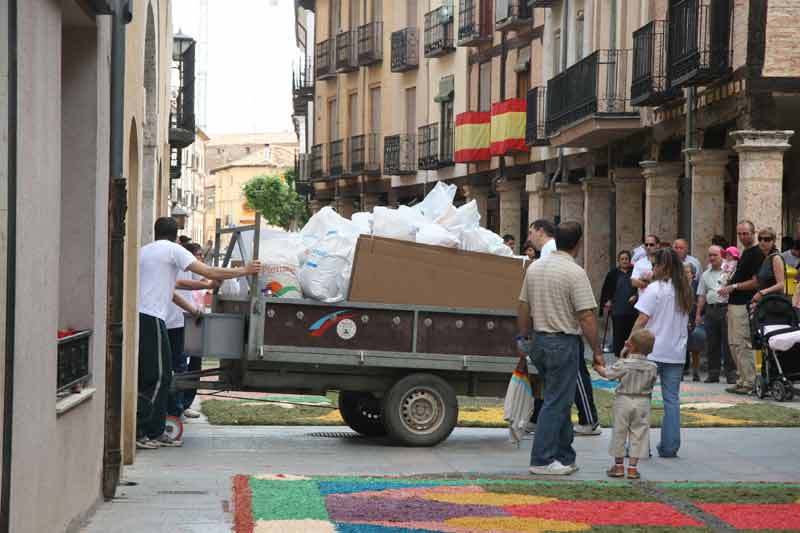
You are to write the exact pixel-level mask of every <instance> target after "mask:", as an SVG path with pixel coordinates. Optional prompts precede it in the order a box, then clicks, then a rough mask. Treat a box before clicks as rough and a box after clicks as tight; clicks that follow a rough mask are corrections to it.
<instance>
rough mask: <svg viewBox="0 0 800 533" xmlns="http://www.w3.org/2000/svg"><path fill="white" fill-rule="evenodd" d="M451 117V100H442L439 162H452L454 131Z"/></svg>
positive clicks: (452, 115)
mask: <svg viewBox="0 0 800 533" xmlns="http://www.w3.org/2000/svg"><path fill="white" fill-rule="evenodd" d="M453 119H454V113H453V100H448V101H446V102H442V122H441V124H442V139H441V143H442V148H441V150H440V151H439V161H440V162H441V164H451V163H452V162H453V143H454V132H455V129H454V127H455V125H454V122H453Z"/></svg>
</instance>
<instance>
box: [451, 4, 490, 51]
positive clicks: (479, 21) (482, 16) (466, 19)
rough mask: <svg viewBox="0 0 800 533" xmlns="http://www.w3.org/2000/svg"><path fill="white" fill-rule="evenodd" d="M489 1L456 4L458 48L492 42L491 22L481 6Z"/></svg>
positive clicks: (488, 14)
mask: <svg viewBox="0 0 800 533" xmlns="http://www.w3.org/2000/svg"><path fill="white" fill-rule="evenodd" d="M490 1H491V0H460V1H459V3H458V43H457V44H458V46H478V45H479V44H481V43H485V42H491V40H492V21H491V16H490V13H491V12H489V13H487V12H486V11H487V10H486V9H484V10H483V12H481V7H482V4H484V3H486V5H488V6H489V7H491V4H489V3H488V2H490Z"/></svg>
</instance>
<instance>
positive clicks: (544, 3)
mask: <svg viewBox="0 0 800 533" xmlns="http://www.w3.org/2000/svg"><path fill="white" fill-rule="evenodd" d="M560 1H561V0H528V7H530V8H533V9H535V8H537V7H538V8H542V9H544V8H548V7H553V6H554V5H556V4H557V3H558V2H560Z"/></svg>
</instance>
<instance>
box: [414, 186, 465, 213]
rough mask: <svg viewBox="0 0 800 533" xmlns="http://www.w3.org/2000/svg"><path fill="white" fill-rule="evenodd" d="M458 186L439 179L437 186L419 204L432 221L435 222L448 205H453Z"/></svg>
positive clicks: (421, 210) (420, 208) (422, 211)
mask: <svg viewBox="0 0 800 533" xmlns="http://www.w3.org/2000/svg"><path fill="white" fill-rule="evenodd" d="M457 189H458V187H456V186H455V185H447V184H446V183H444V182H442V181H439V182H436V186H435V187H434V188H433V190H432V191H431V192H429V193H428V195H427V196H426V197H425V199H424V200H422V202H421V203H420V204H419V210H420V212H421V213H422V214H423V216H425V218H427V219H428V220H429V221H430V222H433V221H434V220H436V219H437V218H439V217H440V216H442V214H443V213H444V212H445V211H446V210H447V208H448V207H452V206H453V199H454V198H455V197H456V190H457Z"/></svg>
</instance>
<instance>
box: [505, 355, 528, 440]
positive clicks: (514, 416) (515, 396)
mask: <svg viewBox="0 0 800 533" xmlns="http://www.w3.org/2000/svg"><path fill="white" fill-rule="evenodd" d="M532 414H533V387H531V382H530V380H529V379H528V365H527V364H526V363H525V361H524V360H520V364H518V365H517V368H516V369H514V373H513V374H511V379H510V380H509V382H508V390H506V398H505V401H504V402H503V418H504V419H505V421H506V422H508V434H509V437H510V439H511V442H512V443H514V444H516V445H517V446H519V442H520V441H521V440H522V437H523V436H524V435H525V426H526V424H527V423H528V422H529V421H530V419H531V415H532Z"/></svg>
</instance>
